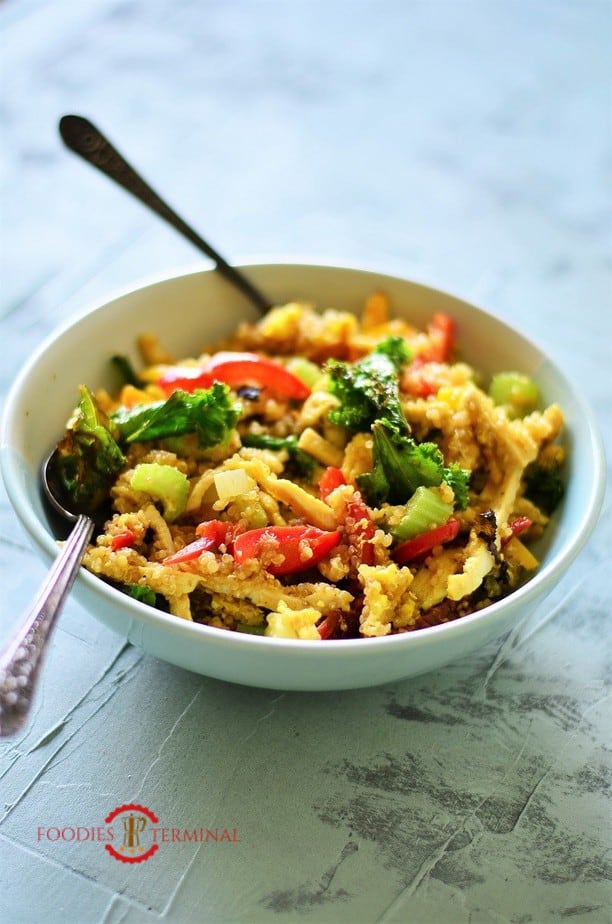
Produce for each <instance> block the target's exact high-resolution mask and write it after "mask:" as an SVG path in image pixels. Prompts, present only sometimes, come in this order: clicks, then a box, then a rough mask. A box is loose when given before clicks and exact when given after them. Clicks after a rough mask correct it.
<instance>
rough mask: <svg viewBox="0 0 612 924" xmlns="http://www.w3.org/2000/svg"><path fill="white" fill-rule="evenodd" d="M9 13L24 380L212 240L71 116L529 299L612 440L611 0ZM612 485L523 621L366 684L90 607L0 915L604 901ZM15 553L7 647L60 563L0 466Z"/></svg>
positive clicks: (183, 190)
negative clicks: (122, 178) (391, 679)
mask: <svg viewBox="0 0 612 924" xmlns="http://www.w3.org/2000/svg"><path fill="white" fill-rule="evenodd" d="M0 27H1V28H2V56H1V57H2V65H3V79H2V89H1V91H0V92H1V94H2V95H1V99H0V102H1V106H0V126H1V157H2V161H1V180H2V192H1V200H0V222H1V226H0V249H1V260H2V264H1V292H2V294H1V301H0V340H1V342H2V345H3V350H2V362H1V364H0V400H1V399H2V397H3V396H4V395H5V394H6V391H7V390H8V388H9V386H10V384H11V381H12V380H13V378H14V376H15V374H16V373H17V371H18V370H19V368H20V367H21V365H22V364H23V363H24V361H25V360H26V359H27V357H28V355H29V354H30V353H31V351H32V350H33V349H34V348H35V347H36V346H37V345H38V344H39V343H40V341H41V340H42V339H43V337H44V336H45V335H46V334H47V333H49V332H50V331H51V330H53V329H54V328H55V327H56V326H57V325H58V324H59V323H60V322H61V321H62V320H63V319H64V318H65V317H66V316H67V315H68V314H69V313H70V312H72V311H74V310H76V309H77V308H79V307H80V306H82V305H84V304H87V303H90V302H94V301H96V300H99V299H102V298H103V297H104V296H105V295H106V294H107V293H109V292H110V291H114V290H116V289H117V288H121V287H124V286H127V285H131V284H132V283H135V282H137V281H139V280H140V279H142V278H143V277H146V276H149V275H151V274H159V273H161V272H166V271H168V272H173V271H175V270H177V269H181V268H182V267H191V266H193V264H194V262H197V261H198V260H199V259H200V258H199V257H198V255H197V253H196V252H195V251H193V249H192V248H191V247H190V246H189V245H188V244H187V243H186V242H185V241H183V240H182V239H180V238H179V237H178V236H177V235H176V234H175V233H174V232H172V231H171V230H170V229H168V228H167V227H165V226H163V225H162V223H160V222H159V221H158V220H157V219H155V218H153V217H152V216H151V215H150V214H149V213H147V212H146V211H145V210H144V209H142V207H141V206H139V205H138V204H136V203H135V202H133V201H132V200H131V199H129V197H128V196H126V195H125V194H123V193H121V192H120V191H119V190H118V189H117V188H114V187H112V186H111V184H109V183H108V181H106V180H105V179H103V178H102V177H101V176H100V175H99V174H97V173H95V172H94V171H93V170H91V169H90V168H88V167H87V166H86V165H84V164H82V163H81V162H80V161H78V160H77V159H76V158H74V157H73V156H71V155H70V154H69V153H67V152H66V151H65V149H64V148H63V147H62V145H61V143H60V141H59V138H58V133H57V122H58V119H59V117H60V116H61V115H62V114H64V113H66V112H76V113H81V114H83V115H86V116H88V117H90V118H91V119H92V120H93V121H95V122H96V123H97V124H98V125H99V126H100V127H101V128H102V129H103V130H104V131H105V133H106V134H107V135H108V136H109V137H110V138H111V139H112V140H114V141H116V142H117V144H118V145H119V147H120V148H121V149H122V150H123V151H124V152H125V153H126V155H127V156H128V157H129V159H130V160H131V161H132V162H133V163H134V164H135V165H137V166H138V167H139V168H140V169H141V170H142V171H143V173H144V174H145V175H146V176H147V177H149V178H150V179H151V181H152V182H153V183H154V185H156V186H157V187H158V188H159V189H160V191H162V192H163V193H164V194H165V195H166V196H167V197H168V198H169V200H170V201H171V202H172V203H173V204H174V205H175V206H176V207H177V209H178V210H179V211H181V212H182V213H183V214H184V215H185V217H186V218H187V220H189V221H191V222H192V223H193V224H194V225H195V226H196V227H198V228H199V229H201V231H202V233H203V234H204V236H206V237H208V238H209V239H210V240H211V241H212V242H213V243H214V244H215V245H216V246H217V247H219V249H220V250H221V251H222V252H223V253H224V255H225V256H226V257H227V258H228V259H230V260H232V261H235V262H247V261H248V260H252V259H254V260H257V259H261V260H266V261H269V260H271V259H277V258H281V259H283V258H285V259H291V260H300V259H304V260H307V261H310V262H315V261H316V260H317V259H319V258H322V259H324V260H325V261H326V262H330V261H336V262H340V263H345V264H349V265H365V266H368V267H374V268H382V269H385V270H389V271H391V272H396V273H398V274H401V275H405V276H407V277H410V278H413V279H416V280H417V281H421V282H425V283H428V284H431V285H433V286H435V287H437V288H441V289H446V290H448V291H450V292H453V293H454V294H456V295H458V296H460V297H464V298H466V299H467V300H471V301H474V302H476V303H478V304H480V305H482V306H483V307H485V308H487V309H489V310H490V311H492V312H493V313H495V314H498V315H499V316H501V317H503V318H505V319H507V320H509V321H511V322H512V323H514V324H516V325H517V326H518V327H519V328H520V329H522V330H523V331H524V332H525V333H526V334H527V335H528V336H530V337H531V338H532V339H533V340H535V341H536V342H537V343H539V344H541V345H542V346H544V347H545V348H546V349H547V351H548V352H549V353H550V354H551V355H552V357H553V359H554V360H555V361H556V362H557V363H558V364H559V365H561V366H562V367H563V368H564V369H565V370H566V372H567V373H568V375H569V376H570V378H572V379H573V380H574V381H575V382H576V383H577V384H578V386H579V387H580V389H581V390H582V392H583V394H584V395H585V396H586V398H587V399H588V400H589V402H590V403H591V405H592V407H593V408H594V410H595V412H596V414H597V415H598V418H599V421H600V424H601V427H602V432H603V434H604V439H605V441H606V446H607V452H608V458H610V457H612V449H611V445H610V443H611V440H610V436H611V432H612V430H611V427H610V407H611V404H612V402H611V400H610V399H611V388H610V374H609V366H610V363H609V353H610V342H611V335H612V325H611V321H610V318H611V316H612V312H611V308H612V304H611V301H612V299H611V288H612V287H611V281H612V273H611V262H612V261H611V253H612V251H611V249H610V244H611V234H610V217H611V208H610V207H611V204H612V193H611V189H612V187H611V185H610V163H611V150H612V145H611V141H612V137H611V136H612V132H611V108H610V99H611V72H610V66H609V48H610V42H611V39H612V7H611V6H610V3H609V2H607V0H583V2H581V3H579V4H578V3H572V2H569V0H568V2H562V0H558V2H555V0H535V2H533V0H531V2H530V0H515V2H504V0H453V2H451V0H432V2H426V0H405V2H402V0H381V2H379V3H373V2H366V0H352V2H349V0H345V2H343V0H293V2H291V3H288V2H282V0H207V2H198V0H88V2H87V3H82V4H75V3H74V2H73V0H54V2H53V3H51V2H47V0H5V2H4V3H3V4H2V6H1V7H0ZM202 265H205V261H204V260H203V258H202ZM610 512H611V511H610V501H609V495H608V498H607V500H606V504H605V508H604V511H603V513H602V516H601V519H600V522H599V524H598V526H597V528H596V530H595V533H594V535H593V537H592V538H591V540H590V541H589V543H588V545H587V547H586V548H585V549H584V550H583V552H582V553H581V555H580V557H579V559H578V560H577V562H576V563H575V564H574V565H573V566H572V568H571V569H570V570H569V571H568V573H567V574H566V575H565V577H564V578H563V580H561V581H560V582H559V584H558V586H557V587H556V588H555V590H554V592H553V594H552V596H551V597H550V598H549V599H548V600H547V601H546V603H545V604H544V605H542V606H540V607H539V608H537V609H535V610H533V611H532V612H529V613H526V614H525V618H524V620H523V621H522V622H521V624H520V625H519V626H517V627H516V629H515V630H514V631H513V632H512V633H511V634H510V635H509V636H508V637H507V638H506V639H505V640H503V641H502V642H501V643H496V644H494V645H490V646H489V647H487V648H485V649H483V650H481V651H479V652H477V653H475V654H474V655H472V656H471V657H469V658H466V659H464V660H462V661H461V662H459V663H455V664H452V665H450V666H449V667H447V668H445V669H444V670H440V671H438V672H436V673H433V674H430V675H426V676H423V677H419V678H416V679H412V680H407V681H403V682H399V683H393V684H390V685H387V686H383V687H380V688H376V689H371V690H365V691H351V692H343V693H333V694H331V693H330V694H322V693H320V694H316V695H307V694H302V693H279V692H271V691H267V690H259V689H247V688H242V687H239V686H233V685H230V684H226V683H222V682H219V681H215V680H211V679H207V678H205V677H201V676H197V675H194V674H190V673H187V672H184V671H181V670H179V669H177V668H174V667H172V666H170V665H169V664H166V663H164V662H161V661H157V660H155V659H153V658H152V657H149V656H148V655H144V654H143V653H142V652H141V651H139V650H138V649H136V648H133V647H131V646H129V645H127V644H126V643H125V641H124V640H123V639H121V638H120V637H118V636H116V635H113V634H112V633H111V632H110V630H108V629H106V628H105V627H103V626H102V625H101V624H99V623H97V622H96V621H94V619H93V618H92V617H91V616H90V615H88V613H87V612H85V611H84V609H82V608H81V607H80V606H79V605H78V604H77V603H76V602H75V601H69V603H68V605H67V606H66V609H65V611H64V614H63V616H62V619H61V622H60V626H59V628H58V630H57V633H56V635H55V637H54V640H53V643H52V649H51V652H50V655H49V658H48V661H47V665H46V669H45V674H44V678H43V682H42V687H41V690H40V694H39V696H38V699H37V702H36V708H35V712H34V715H33V718H32V722H31V724H30V726H29V727H28V728H27V730H26V731H25V732H23V733H21V734H20V735H18V736H17V737H16V738H14V739H11V740H5V741H4V742H3V743H2V744H0V919H1V920H2V921H6V922H7V924H8V922H11V924H31V922H39V921H45V922H47V924H55V922H58V924H63V922H67V921H79V922H82V924H90V922H92V924H93V922H96V924H120V922H121V924H145V922H146V924H149V922H156V921H163V922H166V921H167V922H173V924H174V922H176V924H182V922H196V921H197V922H199V921H205V922H212V924H225V922H245V924H255V922H261V924H274V922H286V921H287V922H305V924H308V922H316V924H319V922H329V924H341V922H345V921H346V922H355V921H357V922H366V924H374V922H417V924H420V922H423V924H429V922H433V924H503V922H512V924H527V922H535V924H542V922H555V921H564V920H568V921H571V922H575V924H603V922H606V921H609V920H610V918H609V909H610V906H611V904H612V902H611V899H612V895H611V889H610V867H609V861H608V859H607V857H609V847H610V837H609V835H610V821H611V817H610V802H609V791H610V754H609V742H610V718H609V715H610V708H609V676H610V644H609V642H610V632H609V629H608V624H609V623H608V620H609V614H610V609H611V594H610V568H609V564H608V562H609V549H610V547H611V545H612V535H611V532H610V520H611V517H610ZM0 552H1V555H0V586H1V588H2V591H1V594H0V641H4V640H6V639H7V638H8V637H9V636H10V634H11V632H12V631H13V630H14V628H15V627H16V625H17V624H18V622H19V619H20V616H21V614H22V613H23V611H24V610H25V608H26V605H27V604H28V602H29V601H30V600H31V597H32V594H33V591H34V588H35V587H36V585H37V583H38V582H40V581H41V580H42V578H43V576H44V571H45V569H44V566H43V564H42V563H41V562H40V561H39V559H38V557H37V555H36V554H35V553H34V551H33V549H32V548H31V546H30V544H29V541H28V539H27V538H26V535H25V532H24V531H23V530H22V528H21V527H20V525H19V523H18V520H17V517H16V515H15V513H14V512H13V510H12V509H11V507H10V505H9V502H8V499H7V497H6V494H5V492H4V489H3V488H0ZM131 803H133V804H138V805H143V806H145V807H148V809H149V810H150V811H151V812H153V813H155V815H156V817H157V818H158V819H159V824H160V826H161V828H163V830H165V831H166V832H169V833H168V834H167V836H166V835H163V834H161V833H160V835H159V837H160V842H159V849H158V851H157V855H156V856H154V857H152V858H151V860H150V861H148V862H145V863H140V864H125V863H120V862H117V861H116V860H115V859H114V858H113V857H112V856H111V855H109V853H108V851H106V850H105V848H104V844H103V842H102V840H101V836H99V830H98V829H100V828H104V826H105V824H106V819H107V818H108V817H109V813H111V812H112V811H113V809H115V808H121V807H122V806H124V805H127V804H131ZM126 819H127V815H126V813H124V815H123V818H121V819H120V820H121V821H126V824H127V823H128V822H127V820H126ZM200 828H202V829H203V830H206V829H208V831H209V832H216V835H217V840H212V835H211V837H209V838H208V841H207V842H206V841H205V840H200V841H195V842H194V841H193V840H185V839H182V840H181V839H180V838H178V837H176V838H174V840H173V835H172V829H176V830H177V831H178V832H179V834H180V832H184V831H185V830H186V829H187V830H193V829H200ZM71 830H72V831H74V832H79V831H80V834H78V833H75V834H74V835H73V836H71V835H70V833H68V834H66V832H67V831H68V832H70V831H71ZM96 831H98V834H96V833H95V832H96ZM56 832H57V834H56ZM84 832H85V833H84Z"/></svg>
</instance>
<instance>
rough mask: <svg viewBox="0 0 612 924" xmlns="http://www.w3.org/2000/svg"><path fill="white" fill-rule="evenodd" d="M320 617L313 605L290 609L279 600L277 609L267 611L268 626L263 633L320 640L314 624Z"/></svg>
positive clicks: (271, 635) (275, 636) (277, 636)
mask: <svg viewBox="0 0 612 924" xmlns="http://www.w3.org/2000/svg"><path fill="white" fill-rule="evenodd" d="M320 618H321V613H320V612H319V610H315V609H314V607H310V606H308V607H305V608H304V609H302V610H292V609H291V607H289V606H287V604H286V603H284V602H283V601H282V600H280V601H279V603H278V608H277V610H276V611H275V612H274V613H268V617H267V622H268V627H267V629H266V631H265V634H266V635H268V636H270V637H272V638H301V639H318V640H319V641H320V639H321V636H320V635H319V631H318V629H317V625H316V624H317V622H318V621H319V620H320Z"/></svg>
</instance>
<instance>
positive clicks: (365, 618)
mask: <svg viewBox="0 0 612 924" xmlns="http://www.w3.org/2000/svg"><path fill="white" fill-rule="evenodd" d="M358 574H359V581H360V583H361V586H362V587H363V597H364V599H363V610H362V612H361V616H360V630H361V634H362V635H365V636H374V635H389V633H390V632H391V631H392V630H393V629H403V628H408V627H409V626H410V625H412V624H413V623H414V621H415V619H416V617H417V615H418V612H417V609H416V601H415V599H414V597H413V596H412V594H410V592H409V588H410V585H411V584H412V572H411V571H410V569H409V568H398V566H397V565H395V564H389V565H360V566H359V568H358Z"/></svg>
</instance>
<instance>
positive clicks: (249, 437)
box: [240, 433, 317, 478]
mask: <svg viewBox="0 0 612 924" xmlns="http://www.w3.org/2000/svg"><path fill="white" fill-rule="evenodd" d="M240 440H241V442H242V445H243V446H251V447H252V448H254V449H271V450H273V451H278V450H280V449H285V450H286V451H287V452H288V453H289V458H290V460H291V462H293V464H294V466H295V469H296V471H297V474H299V475H302V476H303V477H305V478H310V477H311V476H312V475H313V473H314V471H315V469H316V466H317V463H316V460H315V459H314V458H313V457H312V456H311V455H309V453H307V452H304V450H303V449H300V447H299V446H298V437H297V436H296V435H295V434H291V436H272V435H271V434H269V433H245V434H244V435H243V436H241V437H240Z"/></svg>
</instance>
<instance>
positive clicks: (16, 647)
mask: <svg viewBox="0 0 612 924" xmlns="http://www.w3.org/2000/svg"><path fill="white" fill-rule="evenodd" d="M52 456H53V453H51V455H50V456H49V457H48V458H47V459H45V461H44V463H43V465H42V467H41V480H42V486H43V490H44V492H45V496H46V499H47V500H48V502H49V505H50V506H51V507H52V509H53V510H54V511H55V512H56V513H59V514H61V516H62V517H64V518H65V519H66V520H67V521H68V522H70V523H73V524H74V526H73V528H72V531H71V533H70V535H69V537H68V539H67V540H66V542H65V544H64V545H63V547H62V550H61V552H60V554H59V555H58V557H57V558H56V559H55V561H54V563H53V566H52V567H51V570H50V571H49V574H48V575H47V578H46V580H45V581H44V583H43V585H42V586H41V588H40V590H39V592H38V595H37V596H36V599H35V600H34V602H33V604H32V606H31V607H30V609H29V610H28V612H27V613H26V616H25V619H24V621H23V624H22V626H21V628H20V629H19V630H18V632H17V634H16V635H15V637H14V638H13V639H12V640H11V642H9V644H8V645H7V647H6V648H5V649H4V651H3V652H2V654H1V655H0V736H1V737H4V736H6V735H12V734H14V733H15V732H17V731H19V729H20V728H22V726H23V725H24V724H25V722H26V720H27V718H28V714H29V712H30V708H31V706H32V700H33V698H34V693H35V690H36V684H37V680H38V677H39V675H40V669H41V666H42V663H43V659H44V655H45V652H46V649H47V642H48V641H49V638H50V636H51V633H52V631H53V628H54V626H55V624H56V622H57V619H58V616H59V614H60V612H61V610H62V607H63V606H64V603H65V602H66V598H67V596H68V593H69V591H70V588H71V587H72V585H73V583H74V580H75V578H76V576H77V573H78V570H79V567H80V565H81V561H82V560H83V555H84V554H85V550H86V549H87V545H88V543H89V540H90V539H91V536H92V534H93V531H94V527H95V521H94V519H93V517H92V516H89V515H88V514H86V513H79V514H77V513H74V512H73V511H71V510H68V509H67V508H66V507H64V505H63V504H62V503H61V501H60V499H59V497H58V495H57V494H56V492H55V489H54V488H53V484H52V480H51V476H50V461H51V458H52Z"/></svg>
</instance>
